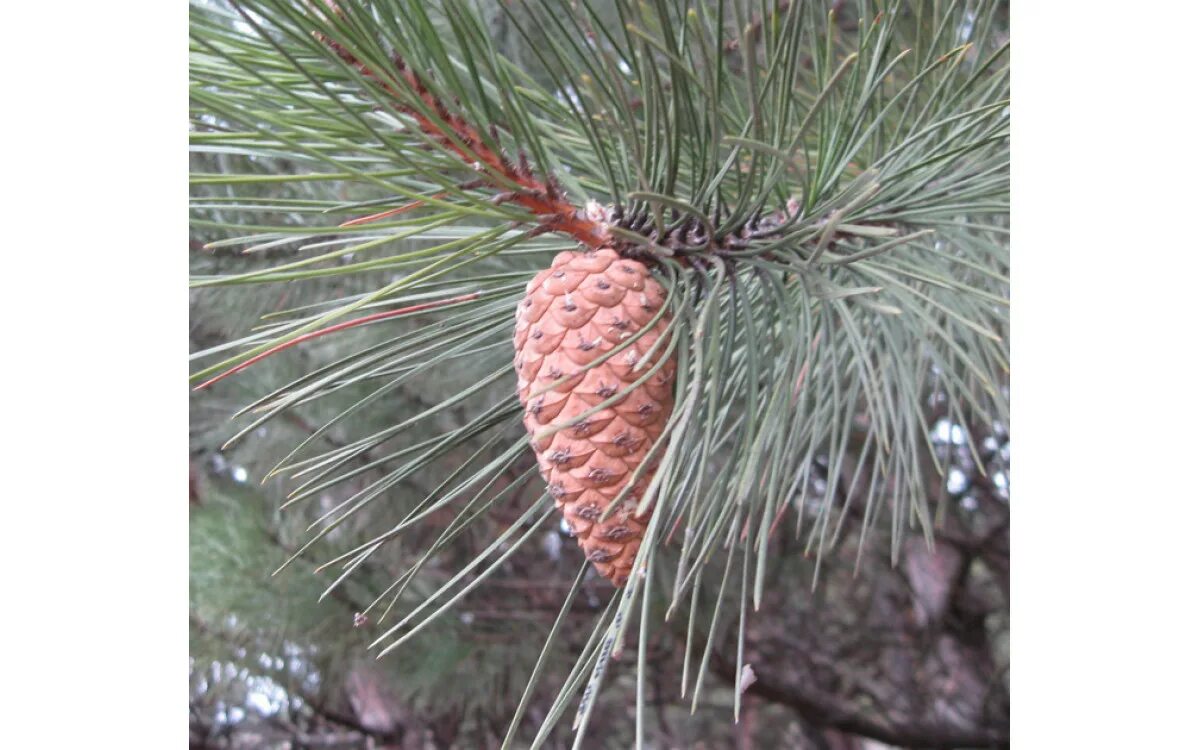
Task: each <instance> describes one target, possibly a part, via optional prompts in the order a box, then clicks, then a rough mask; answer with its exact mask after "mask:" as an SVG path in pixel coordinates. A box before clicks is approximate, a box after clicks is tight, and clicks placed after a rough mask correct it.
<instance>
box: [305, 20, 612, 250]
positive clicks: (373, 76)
mask: <svg viewBox="0 0 1200 750" xmlns="http://www.w3.org/2000/svg"><path fill="white" fill-rule="evenodd" d="M331 7H333V8H334V10H335V12H337V13H340V11H339V10H338V9H337V7H336V6H335V5H332V4H331ZM316 37H317V38H318V39H320V40H321V41H322V42H324V43H325V44H326V45H327V46H328V47H329V48H330V49H331V50H333V51H334V52H335V53H336V54H337V56H338V57H339V58H341V59H342V61H343V62H345V63H346V64H348V65H351V66H353V67H354V68H356V69H357V70H358V71H359V72H360V73H361V74H362V75H363V77H365V78H366V79H367V80H369V81H371V82H373V83H374V84H375V85H377V86H378V87H379V88H380V89H382V90H383V92H384V93H386V94H387V95H388V96H389V98H390V99H391V101H392V102H393V104H394V106H395V107H396V109H397V110H398V111H400V112H402V113H404V114H406V115H408V116H409V117H411V118H412V119H413V120H414V121H416V123H417V127H418V128H420V130H421V132H422V133H424V134H425V135H426V136H428V137H429V138H430V139H432V140H433V141H434V142H435V143H437V144H438V145H440V146H441V147H442V148H444V149H446V150H447V151H450V152H451V153H453V154H455V155H456V156H458V157H459V158H460V159H461V160H462V161H463V163H464V164H466V165H467V166H469V167H470V168H471V169H473V170H475V171H476V172H477V173H479V174H480V179H479V182H482V183H483V184H484V185H486V186H488V187H491V188H493V189H495V190H497V191H498V192H497V193H496V194H495V196H494V197H493V199H492V200H493V202H494V203H496V204H497V205H499V204H502V203H516V204H517V205H519V206H521V207H523V208H525V209H526V210H528V211H529V212H530V213H531V214H533V215H534V216H537V217H539V219H540V224H541V226H540V227H539V230H538V231H537V232H536V233H541V232H558V233H561V234H566V235H569V236H571V237H574V238H575V239H576V240H578V241H579V242H580V243H582V244H583V245H585V246H587V247H591V248H599V247H603V246H605V245H607V244H609V243H610V242H611V241H612V238H611V235H610V234H609V231H608V227H607V225H606V223H605V222H604V221H603V220H602V219H601V216H600V214H598V213H597V212H596V211H584V210H582V209H581V208H579V207H577V206H575V205H574V204H573V203H571V202H570V201H569V200H567V198H566V196H565V194H564V193H563V191H562V188H561V187H559V185H558V181H557V180H556V178H555V177H554V175H553V174H552V173H550V172H549V171H547V173H546V179H545V181H540V180H538V179H537V178H535V177H534V175H533V171H532V170H531V169H530V166H529V163H528V160H527V158H526V156H525V154H524V152H520V153H519V154H518V158H517V163H516V164H515V165H514V164H513V163H512V160H510V159H509V158H508V156H507V155H505V154H504V153H503V152H500V151H497V150H496V149H495V148H493V147H492V146H490V145H488V143H487V142H486V141H485V140H484V139H483V138H482V137H481V136H480V134H479V131H478V130H476V129H475V128H474V127H472V126H471V125H470V124H469V123H468V122H467V121H466V119H464V118H463V117H462V116H461V115H458V114H456V113H454V112H452V111H451V110H450V108H449V107H447V106H446V104H445V102H443V101H442V100H441V99H439V98H438V97H437V96H435V95H434V94H433V92H431V91H430V90H429V87H428V86H426V85H425V82H424V81H423V80H422V78H421V76H420V75H418V74H417V72H416V71H415V70H413V69H412V68H411V67H410V66H409V65H407V64H406V63H405V61H404V59H403V58H401V57H400V55H398V54H393V55H392V65H393V66H394V68H395V72H396V73H397V74H398V75H399V76H400V79H401V80H402V81H403V82H404V84H405V85H406V86H407V88H408V91H409V92H411V93H412V95H415V96H416V97H417V99H419V100H420V101H421V103H422V104H423V107H422V108H418V107H416V106H414V105H413V103H411V101H410V100H409V99H408V97H406V96H404V95H403V94H402V93H401V91H400V90H398V89H397V88H396V87H395V86H394V85H393V84H391V83H389V82H388V81H387V80H385V78H383V77H382V76H380V75H378V74H377V73H376V72H375V71H374V70H372V69H371V68H370V67H369V66H368V65H366V64H365V63H363V62H362V61H361V60H359V59H358V58H357V57H356V56H355V55H354V54H353V53H351V52H350V51H349V50H347V49H346V48H345V47H344V46H342V45H341V44H339V43H338V42H337V41H335V40H333V39H331V38H330V37H329V36H327V35H326V34H323V33H321V32H316ZM492 128H493V129H492V132H491V136H492V138H491V140H492V141H493V142H496V141H499V138H498V135H499V134H498V132H497V131H496V130H495V126H494V125H493V126H492ZM391 213H392V212H385V213H384V214H381V215H378V216H376V217H374V218H381V217H382V216H386V215H391Z"/></svg>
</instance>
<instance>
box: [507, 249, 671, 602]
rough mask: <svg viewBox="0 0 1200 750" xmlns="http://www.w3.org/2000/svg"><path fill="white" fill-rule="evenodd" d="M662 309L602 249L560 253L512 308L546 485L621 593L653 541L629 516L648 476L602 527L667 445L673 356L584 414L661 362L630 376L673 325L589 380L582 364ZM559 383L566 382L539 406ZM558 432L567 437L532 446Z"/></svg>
mask: <svg viewBox="0 0 1200 750" xmlns="http://www.w3.org/2000/svg"><path fill="white" fill-rule="evenodd" d="M665 301H666V292H665V290H664V289H663V287H662V285H661V284H659V283H658V282H657V281H656V280H655V279H654V278H653V277H652V276H650V271H649V269H647V268H646V266H645V265H643V264H642V263H639V262H637V261H635V260H628V259H625V258H622V257H621V256H620V255H618V254H617V253H616V251H614V250H612V249H611V248H607V247H605V248H601V249H599V250H595V251H588V252H564V253H559V254H558V256H556V257H555V258H554V262H553V263H552V264H551V266H550V268H548V269H546V270H544V271H542V272H540V273H538V274H537V276H535V277H534V278H533V280H532V281H530V282H529V286H528V287H527V288H526V291H525V299H524V300H522V301H521V303H520V304H519V305H518V306H517V330H516V335H515V336H514V337H513V340H514V343H515V345H516V350H517V356H516V360H515V362H514V364H515V365H516V368H517V392H518V394H519V395H520V398H521V404H522V406H524V407H525V429H527V430H528V431H529V436H530V439H531V440H532V444H533V450H534V452H535V453H537V457H538V465H539V468H540V469H541V472H542V477H543V478H544V479H545V480H546V482H547V483H548V484H549V486H550V494H551V495H553V496H554V499H555V502H556V504H557V505H558V508H559V510H561V511H562V513H563V517H564V518H565V519H566V522H567V525H568V526H570V528H571V531H572V532H573V533H574V534H575V537H576V539H577V540H578V541H579V546H580V547H583V549H584V552H585V553H586V555H587V558H588V559H589V560H591V561H592V563H594V564H595V566H596V570H598V571H599V572H600V574H601V575H603V576H605V577H606V578H608V579H609V580H611V581H612V582H613V583H614V584H615V585H617V586H621V585H623V584H624V583H625V581H626V580H627V579H628V578H629V574H630V572H631V571H632V569H633V560H634V557H635V556H636V555H637V551H638V548H639V547H640V546H641V542H642V536H643V534H644V533H645V531H646V522H647V521H648V520H649V511H647V513H646V514H645V515H643V516H640V517H639V516H635V515H634V513H635V511H636V508H637V505H638V502H639V501H640V500H641V497H642V494H643V493H644V492H645V489H646V486H647V485H648V484H649V481H650V478H651V476H652V474H653V466H651V467H650V469H649V470H647V471H646V472H645V473H644V474H643V475H642V477H641V478H640V479H639V481H638V482H637V484H636V485H635V486H634V487H633V488H632V490H631V491H630V492H629V494H627V495H626V496H625V498H624V499H623V500H622V502H621V507H620V508H619V509H618V510H617V511H615V512H614V513H613V514H612V515H611V516H609V517H608V519H606V520H604V521H601V520H600V516H601V514H602V513H603V512H604V511H605V510H607V509H608V507H609V505H610V504H611V503H612V502H613V500H615V499H616V497H617V495H618V494H620V492H621V490H622V489H624V488H625V485H626V484H627V482H628V479H629V478H630V476H631V475H632V473H633V471H634V470H635V469H637V467H638V466H639V465H640V464H641V463H642V462H643V461H645V460H646V454H647V453H648V452H649V450H650V447H651V446H652V445H654V442H655V441H656V440H657V439H658V438H659V436H660V435H662V431H663V429H664V427H665V426H666V423H667V417H668V416H669V415H670V413H671V408H672V407H673V406H674V398H673V395H672V390H673V385H674V382H675V359H674V356H671V357H670V358H668V360H667V361H666V362H664V363H663V366H662V368H661V369H659V370H658V372H656V373H655V374H654V375H653V376H652V377H650V378H649V379H648V380H646V382H644V383H642V384H641V385H640V386H638V387H637V388H635V389H634V390H632V391H630V392H629V393H628V394H627V395H625V396H624V397H622V398H621V399H620V400H618V401H617V402H615V403H613V404H610V405H609V406H607V407H606V408H604V409H602V410H601V411H599V412H597V413H595V414H593V415H591V416H590V417H587V418H586V419H580V415H581V414H583V413H584V412H586V411H587V410H589V409H591V408H593V407H595V406H598V405H599V404H600V403H601V402H603V401H605V400H607V399H608V398H611V397H612V396H614V395H616V394H617V393H619V392H621V391H622V390H624V389H625V388H627V387H629V386H630V385H631V384H632V383H633V382H634V381H636V380H637V379H638V378H639V377H642V376H643V375H645V374H646V372H647V371H648V370H649V369H650V368H651V367H652V366H653V365H654V364H656V363H657V362H658V361H659V360H660V359H662V358H663V357H664V356H665V355H664V350H665V349H666V342H662V344H661V345H660V346H659V347H658V348H657V349H656V350H655V354H654V356H653V358H652V359H650V360H649V361H648V362H647V364H646V366H645V367H644V368H643V369H641V370H638V371H637V372H634V370H633V366H634V364H636V363H637V362H638V361H639V360H641V358H642V357H643V356H644V355H645V354H646V352H647V351H649V350H650V348H651V347H653V346H654V344H655V342H657V341H658V340H659V338H660V337H661V336H662V335H663V333H664V331H665V330H666V327H667V325H668V323H669V320H668V318H667V316H666V315H663V317H661V318H659V320H658V322H657V323H656V324H655V325H654V326H653V327H652V328H650V329H649V330H647V331H646V332H645V333H643V334H642V336H641V337H640V338H638V339H637V340H636V341H634V342H633V344H631V345H630V346H628V347H627V348H625V349H623V350H622V351H621V352H619V353H618V354H616V355H614V356H613V357H611V358H609V359H608V360H605V361H604V362H602V363H600V364H598V365H596V366H594V367H592V368H591V369H587V365H589V364H591V363H592V362H595V361H596V360H597V359H598V358H600V357H602V356H603V355H605V354H607V353H608V352H610V351H612V350H613V349H614V348H616V347H617V346H618V345H619V344H621V343H622V342H624V341H626V340H627V339H630V338H633V337H634V336H635V335H636V334H637V333H638V332H639V331H641V330H642V329H643V328H644V327H645V326H646V325H647V324H648V323H649V322H650V320H651V319H652V318H653V317H654V315H655V314H656V313H657V312H658V310H659V308H661V307H662V305H663V304H664V302H665ZM564 376H566V377H568V379H567V380H566V381H565V382H563V383H561V384H560V385H558V386H555V387H554V388H553V389H551V390H549V391H546V392H545V393H541V394H540V395H537V394H538V392H539V391H542V390H544V389H545V388H547V387H548V386H549V385H550V384H551V383H553V382H555V381H556V380H559V379H561V378H563V377H564ZM531 394H535V395H533V397H532V398H530V396H531ZM556 425H568V426H567V427H565V428H564V429H562V430H559V431H558V432H556V433H554V434H553V435H551V436H547V437H542V438H541V439H540V440H535V439H534V438H535V436H536V435H537V433H539V432H543V431H545V430H546V429H547V428H549V427H552V426H556ZM659 455H661V451H659ZM654 460H657V459H654Z"/></svg>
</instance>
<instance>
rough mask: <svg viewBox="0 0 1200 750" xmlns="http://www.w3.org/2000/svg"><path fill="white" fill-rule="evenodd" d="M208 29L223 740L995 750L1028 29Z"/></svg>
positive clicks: (793, 8) (980, 25) (925, 5)
mask: <svg viewBox="0 0 1200 750" xmlns="http://www.w3.org/2000/svg"><path fill="white" fill-rule="evenodd" d="M191 28H192V37H191V53H192V62H191V75H192V85H191V99H192V120H191V138H192V149H193V155H192V162H193V180H192V182H193V223H192V226H193V247H192V263H191V265H192V271H193V281H192V287H193V291H192V320H193V326H192V336H191V339H192V350H193V354H192V361H193V363H194V368H193V384H194V386H195V387H196V389H197V390H196V395H195V396H194V399H193V405H194V408H193V455H194V473H195V475H196V481H195V486H194V488H193V489H194V492H193V501H194V502H195V503H196V505H195V510H194V511H193V530H192V540H193V542H192V543H193V549H192V598H193V601H192V626H193V627H192V635H193V660H194V663H193V711H194V717H193V718H194V722H193V729H194V730H195V731H197V732H199V735H198V736H199V739H197V735H194V741H197V742H200V743H201V744H205V743H207V744H210V745H211V744H216V745H220V743H221V742H226V743H230V742H233V739H232V737H226V738H225V739H221V733H222V732H232V731H233V730H232V729H230V728H231V727H233V726H234V725H236V724H237V722H236V721H234V720H232V719H231V718H230V711H231V710H232V707H233V705H234V703H237V702H238V701H239V700H240V701H241V703H242V704H245V703H246V701H247V697H246V696H247V695H248V694H251V693H252V694H254V695H256V696H258V697H257V698H255V699H254V700H256V701H258V702H259V703H262V702H263V701H266V700H268V699H267V698H264V697H263V696H264V695H268V694H272V695H273V694H275V693H278V695H279V696H282V697H279V705H277V706H272V707H271V708H270V710H267V709H265V708H264V709H263V710H262V711H260V713H261V714H262V716H264V717H270V721H269V722H267V724H271V723H272V722H273V723H274V725H275V726H274V729H276V730H281V728H284V729H286V730H287V731H289V732H291V733H292V736H293V738H297V737H301V736H304V737H308V738H309V740H311V735H312V734H313V732H314V731H316V729H319V728H325V729H328V727H330V726H336V727H338V729H339V731H344V732H346V733H348V734H347V736H346V738H345V742H347V743H353V742H357V741H359V740H360V739H362V738H373V739H374V740H386V741H390V742H393V743H395V744H396V745H397V746H405V747H407V746H414V747H419V746H421V745H420V744H406V743H419V742H421V741H430V742H432V743H433V746H436V747H451V746H461V747H501V746H503V747H531V746H532V747H542V746H545V747H571V746H573V747H608V746H610V745H611V746H614V747H628V746H631V745H632V746H636V747H700V746H714V747H726V746H733V745H735V744H737V745H738V746H743V747H750V746H755V747H757V746H762V747H766V746H779V747H785V746H818V747H820V746H828V747H834V746H838V747H857V746H860V745H856V744H854V743H858V742H860V739H857V738H863V737H869V738H873V739H876V740H880V741H883V742H886V743H890V744H893V745H899V746H920V747H993V746H1000V745H1003V744H1005V743H1006V741H1007V739H1006V738H1007V671H1006V667H1005V664H1006V661H1007V519H1008V510H1007V501H1008V493H1007V466H1006V460H1007V458H1006V457H1007V446H1006V442H1007V437H1006V432H1007V427H1006V426H1007V419H1008V417H1007V414H1008V412H1007V402H1006V397H1007V372H1008V369H1007V334H1008V318H1007V296H1008V248H1007V236H1008V233H1007V195H1008V174H1007V166H1008V119H1009V117H1008V100H1007V96H1008V72H1007V67H1008V66H1007V56H1008V43H1007V5H1006V4H1005V3H999V2H989V1H987V0H980V1H978V2H971V1H965V0H964V1H961V2H934V1H922V0H910V1H908V2H899V1H894V2H865V1H863V2H858V3H854V2H833V3H829V2H793V1H789V0H772V1H771V2H767V1H766V0H711V1H710V2H703V3H686V2H681V1H679V0H651V1H650V2H632V1H627V0H616V1H615V2H598V1H597V0H577V1H576V2H552V1H550V0H524V1H514V2H503V3H490V2H469V1H468V0H445V1H444V2H436V3H428V2H421V1H420V0H381V1H379V2H348V1H347V2H338V3H316V2H312V3H309V2H297V1H295V0H292V1H287V0H255V1H251V2H235V3H228V4H226V3H217V2H214V3H205V2H196V3H195V4H194V5H193V10H192V21H191ZM514 345H515V349H514ZM230 415H232V416H234V420H233V421H232V422H226V421H225V419H224V418H225V417H228V416H230ZM214 418H219V419H214ZM230 467H233V468H232V469H231V468H230ZM250 478H253V479H255V480H259V479H261V480H262V484H263V487H262V488H261V489H260V488H258V487H257V484H258V483H257V482H254V483H253V484H251V483H248V482H246V480H247V479H250ZM281 505H282V506H283V509H282V510H280V509H279V506H281ZM289 506H292V507H289ZM570 536H575V537H576V538H577V540H578V542H579V547H578V548H576V546H575V545H574V544H566V545H564V544H563V541H564V539H568V538H569V537H570ZM273 570H278V573H277V575H275V576H274V578H272V579H270V581H266V580H264V578H265V576H266V575H267V574H269V573H270V572H271V571H273ZM313 570H316V573H317V575H316V577H315V578H314V577H312V576H310V575H308V573H310V572H311V571H313ZM614 584H615V585H614ZM313 586H315V588H312V587H313ZM284 603H286V605H285V604H284ZM534 632H536V638H535V637H533V635H532V634H533V633H534ZM367 655H372V656H374V655H378V656H382V659H380V660H379V661H377V662H376V661H374V660H371V659H365V658H364V657H365V656H367ZM208 657H212V658H211V659H209V660H208V661H205V659H206V658H208ZM256 660H257V661H256ZM221 664H224V665H225V667H228V668H229V669H230V670H231V671H230V672H229V674H224V673H223V672H222V671H221V670H222V669H223V667H221V666H220V665H221ZM256 665H257V666H256ZM252 673H253V674H252ZM235 678H236V679H235ZM254 679H259V680H261V682H260V683H254V682H253V680H254ZM231 682H232V683H236V684H237V685H239V688H238V689H239V690H241V691H242V692H243V693H244V694H243V695H242V696H241V697H240V699H239V698H237V697H236V696H235V697H231V695H223V696H222V697H221V698H220V701H221V704H220V710H219V711H217V710H216V704H213V705H210V706H208V709H212V710H207V711H206V710H202V709H201V708H198V705H202V704H203V703H204V701H205V700H207V699H209V698H212V696H213V695H215V692H214V691H215V690H216V686H217V684H218V683H221V684H226V685H228V684H231ZM255 684H257V685H258V687H257V688H256V687H254V685H255ZM272 691H275V692H272ZM680 696H682V698H681V697H680ZM268 702H269V701H268ZM239 710H241V709H239ZM243 713H244V711H243ZM217 714H220V716H221V717H222V718H220V719H219V720H216V719H214V718H213V717H214V716H216V715H217ZM733 722H737V723H736V724H734V723H733ZM197 727H199V729H197ZM418 734H420V735H421V736H420V737H419V736H418ZM721 738H725V739H721ZM705 741H707V742H711V743H712V744H711V745H705V744H703V742H705ZM698 742H699V743H700V744H697V743H698ZM839 743H840V744H839ZM347 746H352V744H351V745H347Z"/></svg>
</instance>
